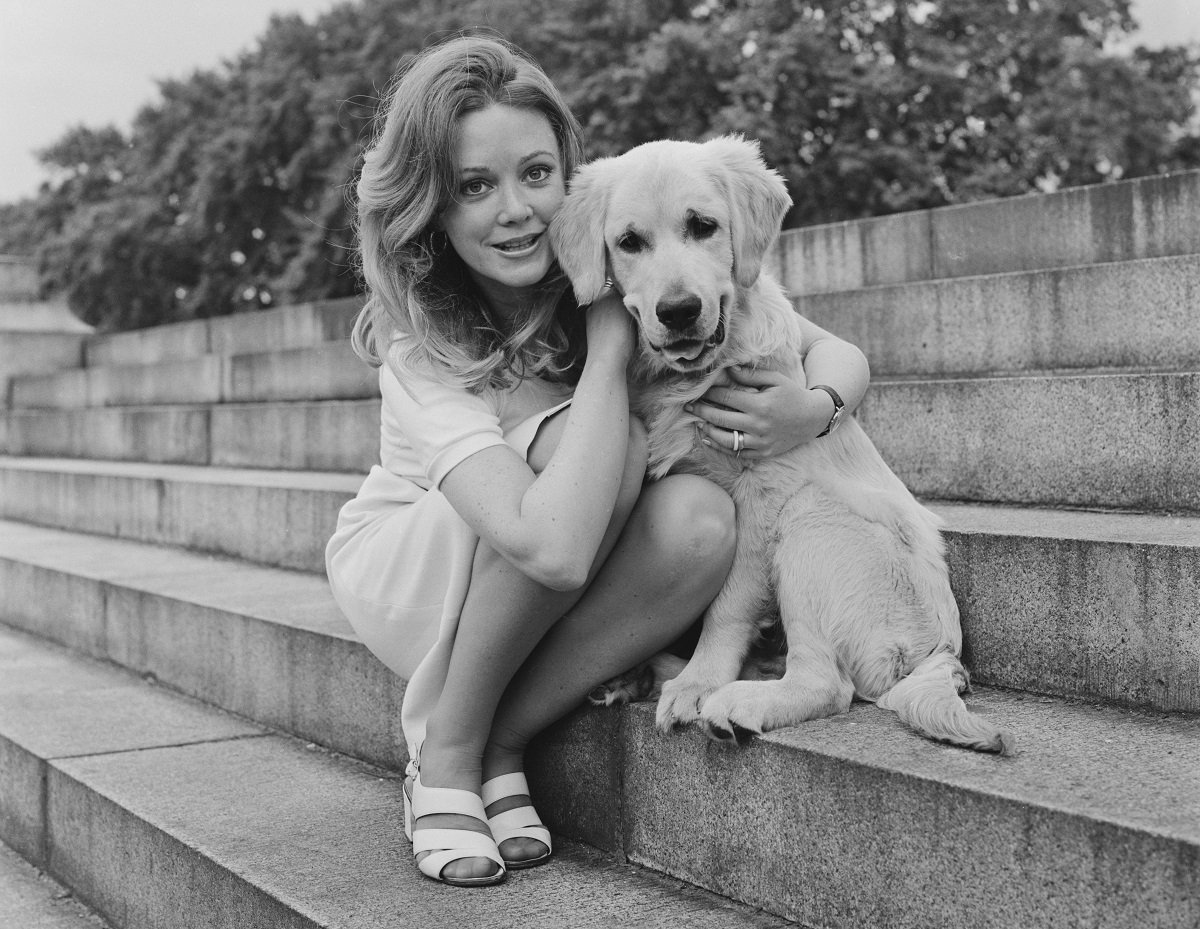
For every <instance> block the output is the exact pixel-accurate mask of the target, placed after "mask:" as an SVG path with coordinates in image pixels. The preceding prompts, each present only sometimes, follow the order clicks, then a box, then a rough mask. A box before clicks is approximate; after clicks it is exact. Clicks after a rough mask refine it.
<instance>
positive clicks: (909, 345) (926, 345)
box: [793, 187, 1200, 375]
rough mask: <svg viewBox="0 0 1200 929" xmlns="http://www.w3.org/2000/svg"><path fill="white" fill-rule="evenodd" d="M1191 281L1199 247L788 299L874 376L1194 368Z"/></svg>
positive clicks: (1197, 282) (1196, 338)
mask: <svg viewBox="0 0 1200 929" xmlns="http://www.w3.org/2000/svg"><path fill="white" fill-rule="evenodd" d="M1198 190H1200V187H1198ZM1198 288H1200V255H1187V256H1177V257H1169V258H1145V259H1138V260H1133V261H1120V262H1112V263H1109V264H1101V265H1096V264H1090V265H1078V266H1073V267H1067V268H1055V269H1052V270H1038V271H1013V272H1006V273H1001V274H988V275H977V276H971V277H956V278H950V279H940V280H928V281H919V282H908V283H902V284H880V285H876V286H872V287H864V288H860V289H856V290H852V291H840V292H837V293H826V294H811V295H806V296H796V297H794V298H793V303H794V305H795V306H796V308H797V309H798V311H799V312H800V313H802V314H804V315H805V316H806V317H808V318H809V319H811V320H813V321H814V322H816V323H818V324H820V325H822V326H825V327H826V328H828V329H830V330H831V331H833V332H835V333H837V334H838V335H840V336H842V337H843V338H846V339H849V340H850V341H851V342H853V343H855V344H856V345H858V347H859V348H861V349H862V350H863V351H864V352H866V354H867V357H868V358H870V359H871V366H872V369H873V370H874V371H875V372H876V374H878V375H883V374H887V375H920V374H922V373H923V372H924V373H928V374H941V373H954V374H957V373H965V374H976V373H982V372H987V371H993V370H999V371H1022V370H1054V369H1081V370H1089V369H1104V368H1115V369H1122V368H1175V369H1180V368H1193V369H1194V365H1195V360H1196V358H1197V355H1198V352H1200V330H1197V328H1196V326H1195V325H1194V320H1193V308H1194V306H1195V304H1196V294H1197V290H1198ZM1132 316H1136V319H1137V325H1131V324H1130V319H1131V317H1132Z"/></svg>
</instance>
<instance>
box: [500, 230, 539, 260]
mask: <svg viewBox="0 0 1200 929" xmlns="http://www.w3.org/2000/svg"><path fill="white" fill-rule="evenodd" d="M542 235H543V233H541V232H536V233H534V234H532V235H523V236H520V237H518V238H515V239H505V240H504V241H503V242H493V243H492V248H494V249H495V250H496V251H498V252H499V253H500V254H502V255H504V256H505V257H508V258H524V257H525V256H526V255H528V254H530V253H531V252H533V251H534V250H535V249H536V248H537V247H538V243H539V242H540V241H541V239H542Z"/></svg>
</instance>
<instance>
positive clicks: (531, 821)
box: [488, 806, 551, 848]
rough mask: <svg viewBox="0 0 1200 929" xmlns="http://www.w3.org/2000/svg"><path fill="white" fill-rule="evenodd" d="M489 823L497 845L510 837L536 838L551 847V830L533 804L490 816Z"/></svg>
mask: <svg viewBox="0 0 1200 929" xmlns="http://www.w3.org/2000/svg"><path fill="white" fill-rule="evenodd" d="M488 825H489V826H491V827H492V838H493V839H495V840H496V844H497V845H499V844H500V843H501V842H505V841H507V840H508V839H536V840H537V841H539V842H541V843H542V844H543V845H545V846H546V848H550V847H551V844H550V830H549V829H547V828H546V827H545V826H544V825H543V824H542V820H541V819H540V818H539V816H538V814H537V810H535V809H534V808H533V807H531V806H519V807H517V808H516V809H512V810H505V811H504V812H503V813H497V814H496V815H495V816H491V817H489V818H488Z"/></svg>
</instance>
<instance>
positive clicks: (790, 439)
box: [687, 365, 833, 460]
mask: <svg viewBox="0 0 1200 929" xmlns="http://www.w3.org/2000/svg"><path fill="white" fill-rule="evenodd" d="M728 372H729V376H730V378H731V380H732V381H733V383H732V384H729V385H723V386H714V387H710V388H709V389H708V392H707V393H705V394H704V396H703V397H701V398H700V399H699V400H697V401H696V402H695V403H692V404H690V405H689V406H688V408H687V409H688V412H690V413H695V414H696V415H697V416H699V417H700V418H701V419H702V420H704V422H702V423H701V424H700V425H699V426H698V428H699V430H700V434H701V440H702V441H703V442H704V443H705V444H707V445H710V446H712V447H713V448H716V449H719V450H720V451H723V452H725V453H726V454H728V455H734V454H736V448H735V444H734V443H735V438H734V434H733V433H734V430H737V431H738V432H740V433H741V434H742V451H741V455H740V456H739V457H740V458H741V459H743V460H745V459H758V458H771V457H773V456H775V455H781V454H783V453H784V452H787V451H791V450H792V449H793V448H795V447H796V446H797V445H800V444H802V443H804V442H808V441H811V440H812V439H814V438H816V437H817V436H818V435H820V434H821V433H822V432H824V431H825V427H826V426H828V425H829V417H830V416H832V415H833V401H832V400H831V399H830V397H829V395H828V394H827V393H825V391H823V390H808V389H806V387H805V386H804V385H803V384H801V383H799V382H798V381H796V380H794V379H793V378H791V377H789V376H788V375H786V374H783V373H782V372H779V371H774V370H771V369H768V368H750V367H745V366H740V365H739V366H737V367H733V368H729V369H728Z"/></svg>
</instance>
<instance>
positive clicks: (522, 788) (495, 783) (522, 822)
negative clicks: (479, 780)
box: [481, 771, 551, 848]
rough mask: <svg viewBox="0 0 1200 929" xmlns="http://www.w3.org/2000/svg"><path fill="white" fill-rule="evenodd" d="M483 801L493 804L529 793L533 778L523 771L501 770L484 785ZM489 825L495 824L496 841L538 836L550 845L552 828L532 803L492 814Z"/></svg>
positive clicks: (493, 826)
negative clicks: (547, 826)
mask: <svg viewBox="0 0 1200 929" xmlns="http://www.w3.org/2000/svg"><path fill="white" fill-rule="evenodd" d="M481 793H482V794H483V805H484V806H485V807H488V806H491V805H492V804H493V803H495V802H496V801H497V800H504V799H506V798H508V797H521V796H529V781H528V780H526V778H525V773H524V772H523V771H513V772H512V773H511V774H501V775H500V776H499V777H493V778H492V779H491V780H490V781H488V782H487V783H485V784H484V785H483V789H482V791H481ZM488 825H489V826H491V827H492V837H493V838H494V839H495V840H496V844H497V845H499V844H500V843H501V842H505V841H507V840H508V839H536V840H537V841H538V842H541V843H542V844H543V845H545V846H546V848H550V847H551V845H550V830H549V829H547V828H546V826H545V825H544V824H543V823H542V819H541V817H540V816H538V814H537V810H535V809H534V808H533V807H532V806H531V805H530V804H528V803H527V804H525V805H524V806H518V807H514V808H513V809H511V810H505V811H504V812H503V813H497V814H496V815H495V816H489V817H488Z"/></svg>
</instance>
